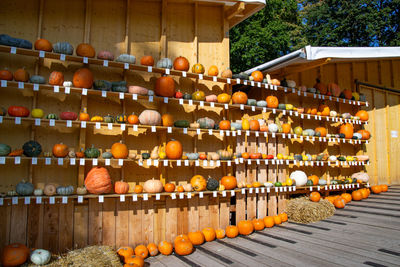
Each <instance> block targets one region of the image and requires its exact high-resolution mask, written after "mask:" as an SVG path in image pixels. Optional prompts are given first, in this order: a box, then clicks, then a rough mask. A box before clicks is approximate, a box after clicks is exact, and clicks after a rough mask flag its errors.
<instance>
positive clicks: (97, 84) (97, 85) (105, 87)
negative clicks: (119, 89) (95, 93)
mask: <svg viewBox="0 0 400 267" xmlns="http://www.w3.org/2000/svg"><path fill="white" fill-rule="evenodd" d="M111 87H112V84H111V82H109V81H105V80H97V81H94V83H93V88H94V89H95V90H101V91H110V90H111Z"/></svg>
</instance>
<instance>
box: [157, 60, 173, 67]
mask: <svg viewBox="0 0 400 267" xmlns="http://www.w3.org/2000/svg"><path fill="white" fill-rule="evenodd" d="M157 68H163V69H171V68H172V60H171V59H169V58H166V57H165V58H162V59H160V60H159V61H158V62H157Z"/></svg>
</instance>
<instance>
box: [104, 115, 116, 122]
mask: <svg viewBox="0 0 400 267" xmlns="http://www.w3.org/2000/svg"><path fill="white" fill-rule="evenodd" d="M102 121H104V122H105V123H114V122H115V119H114V117H113V116H111V115H110V114H108V115H106V116H104V117H103V120H102Z"/></svg>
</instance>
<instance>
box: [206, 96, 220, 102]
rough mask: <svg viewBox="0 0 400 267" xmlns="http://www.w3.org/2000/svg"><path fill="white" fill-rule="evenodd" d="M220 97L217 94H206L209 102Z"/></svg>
mask: <svg viewBox="0 0 400 267" xmlns="http://www.w3.org/2000/svg"><path fill="white" fill-rule="evenodd" d="M217 100H218V98H217V96H216V95H208V96H206V101H207V102H217Z"/></svg>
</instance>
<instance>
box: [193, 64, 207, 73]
mask: <svg viewBox="0 0 400 267" xmlns="http://www.w3.org/2000/svg"><path fill="white" fill-rule="evenodd" d="M204 71H205V69H204V66H203V65H202V64H200V63H197V64H194V65H193V66H192V72H193V73H197V74H203V73H204Z"/></svg>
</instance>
